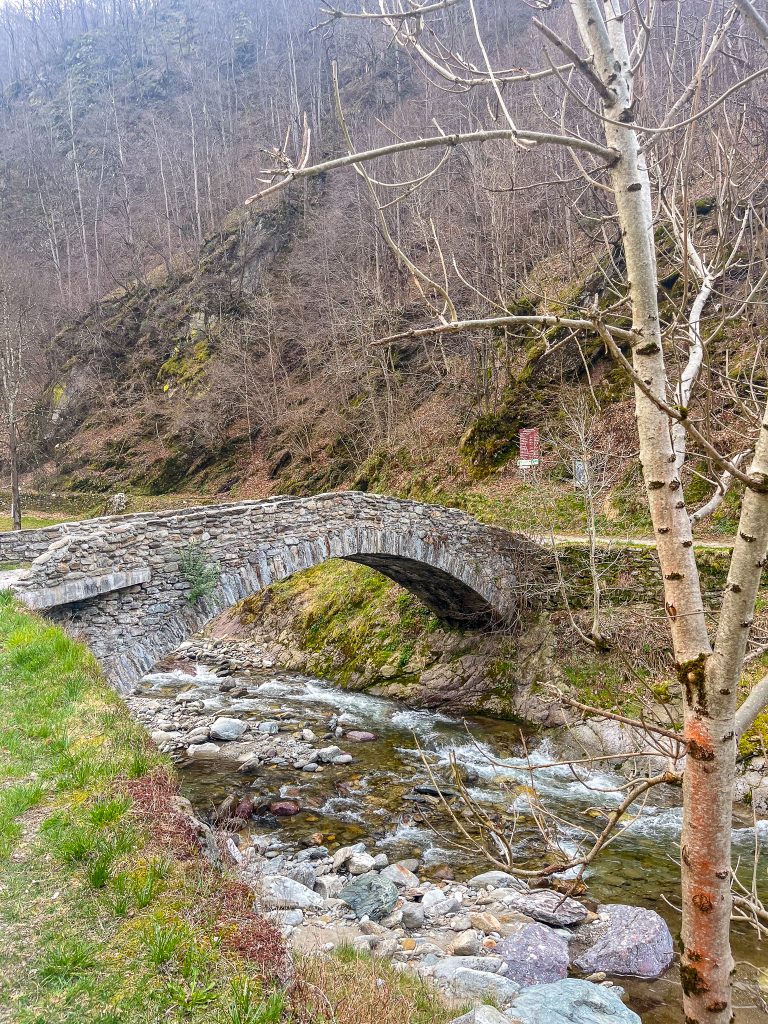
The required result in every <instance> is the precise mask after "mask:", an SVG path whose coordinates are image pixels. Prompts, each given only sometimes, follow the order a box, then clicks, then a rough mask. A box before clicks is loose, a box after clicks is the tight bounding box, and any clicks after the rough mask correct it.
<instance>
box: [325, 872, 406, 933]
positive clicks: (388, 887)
mask: <svg viewBox="0 0 768 1024" xmlns="http://www.w3.org/2000/svg"><path fill="white" fill-rule="evenodd" d="M339 899H341V900H343V901H344V902H345V903H346V904H347V906H348V907H349V908H350V910H353V911H354V913H355V915H356V916H357V917H358V918H361V917H370V919H371V920H372V921H380V920H381V919H382V917H386V916H387V914H388V913H389V912H390V911H391V910H392V908H393V907H394V905H395V903H397V889H396V888H395V886H394V885H393V884H392V882H390V881H389V880H388V879H387V878H382V877H381V875H377V874H374V873H370V874H367V875H359V876H358V877H357V878H355V879H354V880H353V881H351V882H349V883H348V884H347V885H345V886H344V888H343V889H342V890H341V892H340V893H339Z"/></svg>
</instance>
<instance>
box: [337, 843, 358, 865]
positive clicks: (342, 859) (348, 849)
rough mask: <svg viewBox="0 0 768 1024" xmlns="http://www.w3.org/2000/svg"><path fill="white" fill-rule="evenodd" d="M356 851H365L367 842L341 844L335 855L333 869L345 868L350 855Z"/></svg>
mask: <svg viewBox="0 0 768 1024" xmlns="http://www.w3.org/2000/svg"><path fill="white" fill-rule="evenodd" d="M355 853H365V843H353V845H352V846H340V847H339V849H338V850H337V851H336V853H334V855H333V870H334V871H338V870H339V868H343V867H344V865H345V864H346V863H347V861H348V860H349V858H350V857H352V856H353V854H355Z"/></svg>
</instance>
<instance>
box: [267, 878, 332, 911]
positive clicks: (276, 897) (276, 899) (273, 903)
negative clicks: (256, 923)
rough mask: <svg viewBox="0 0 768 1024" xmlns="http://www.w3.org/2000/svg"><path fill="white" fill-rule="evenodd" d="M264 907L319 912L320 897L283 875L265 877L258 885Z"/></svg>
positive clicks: (321, 901)
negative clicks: (315, 910)
mask: <svg viewBox="0 0 768 1024" xmlns="http://www.w3.org/2000/svg"><path fill="white" fill-rule="evenodd" d="M259 888H260V891H261V895H262V900H263V902H264V904H265V906H268V907H270V908H273V909H275V910H312V909H317V910H319V909H320V907H322V905H323V898H322V896H318V894H317V893H316V892H313V891H312V890H311V889H308V888H307V886H306V885H302V884H301V882H297V881H295V879H293V878H286V877H285V875H267V876H266V877H264V878H262V879H260V885H259Z"/></svg>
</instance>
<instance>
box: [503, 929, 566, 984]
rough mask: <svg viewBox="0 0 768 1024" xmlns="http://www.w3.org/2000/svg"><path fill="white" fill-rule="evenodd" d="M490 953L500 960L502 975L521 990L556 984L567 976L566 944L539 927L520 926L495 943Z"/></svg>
mask: <svg viewBox="0 0 768 1024" xmlns="http://www.w3.org/2000/svg"><path fill="white" fill-rule="evenodd" d="M494 952H495V953H496V954H497V955H498V956H500V957H503V958H504V962H505V963H506V965H507V972H506V976H507V977H508V978H511V979H512V980H513V981H516V982H517V983H518V984H519V985H520V987H521V988H527V987H528V986H529V985H543V984H547V983H549V982H553V981H560V980H561V979H562V978H566V977H567V976H568V961H569V959H570V957H569V955H568V943H567V942H566V941H565V939H564V938H562V937H561V936H560V935H558V934H557V933H556V932H554V931H553V930H552V929H551V928H547V927H545V926H544V925H543V924H537V923H536V922H531V923H530V924H523V925H521V926H520V928H519V929H518V931H516V932H515V933H514V934H513V935H509V936H507V938H506V939H503V940H502V941H501V942H499V943H498V944H497V946H496V948H495V949H494Z"/></svg>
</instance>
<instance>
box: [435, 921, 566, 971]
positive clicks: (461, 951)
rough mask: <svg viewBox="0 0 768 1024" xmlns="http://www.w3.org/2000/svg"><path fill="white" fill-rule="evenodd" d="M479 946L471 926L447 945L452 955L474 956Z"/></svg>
mask: <svg viewBox="0 0 768 1024" xmlns="http://www.w3.org/2000/svg"><path fill="white" fill-rule="evenodd" d="M481 948H482V945H481V942H480V938H479V936H478V934H477V932H476V931H474V929H472V928H468V929H467V930H466V931H463V932H461V933H460V934H459V935H457V936H456V938H455V939H454V940H453V942H452V943H451V944H450V946H449V947H448V952H449V953H451V954H452V955H453V956H475V955H476V954H477V953H479V952H480V950H481ZM566 963H567V961H566Z"/></svg>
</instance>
